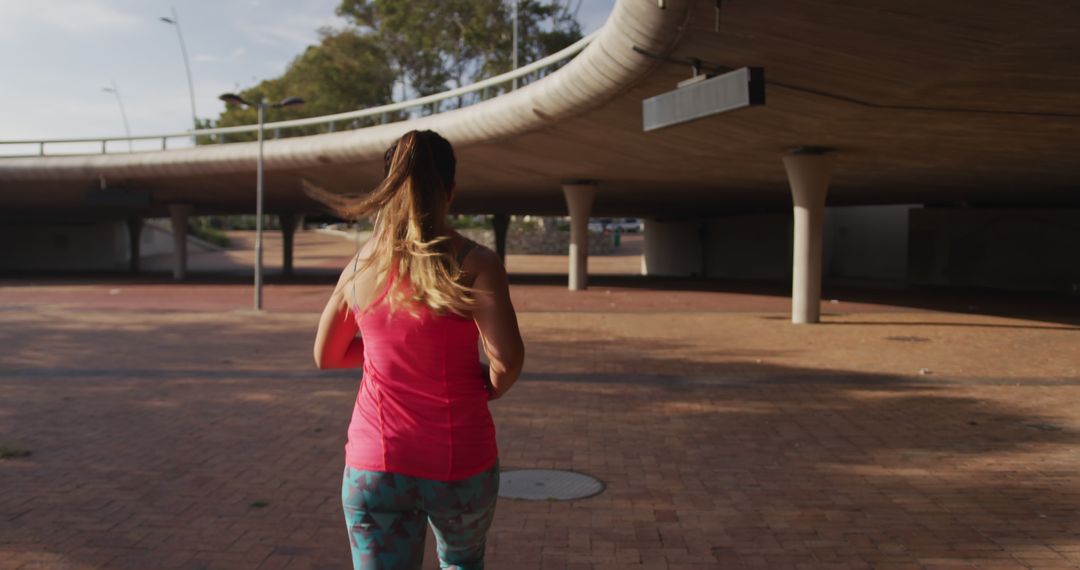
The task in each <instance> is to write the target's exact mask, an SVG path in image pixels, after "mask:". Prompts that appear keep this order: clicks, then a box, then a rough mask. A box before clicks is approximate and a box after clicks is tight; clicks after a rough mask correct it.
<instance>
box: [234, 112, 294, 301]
mask: <svg viewBox="0 0 1080 570" xmlns="http://www.w3.org/2000/svg"><path fill="white" fill-rule="evenodd" d="M218 99H221V100H222V101H224V102H225V103H226V104H229V103H236V104H238V105H244V106H246V107H255V109H256V110H257V112H258V115H259V130H258V133H259V162H258V165H257V166H256V169H255V310H256V311H261V310H262V301H263V296H262V282H263V262H262V250H263V247H262V245H263V240H262V230H263V227H262V226H263V224H262V222H263V139H264V138H265V137H264V136H263V119H264V117H265V116H266V109H268V108H275V109H277V108H280V107H291V106H293V105H302V104H303V103H304V100H303V99H301V98H299V97H286V98H285V99H282V100H281V101H278V102H277V103H273V104H271V103H269V102H267V101H266V100H265V99H263V100H262V101H260V102H259V103H251V102H248V101H247V100H245V99H244V98H243V97H241V96H239V95H237V94H235V93H225V94H224V95H221V96H220V97H218Z"/></svg>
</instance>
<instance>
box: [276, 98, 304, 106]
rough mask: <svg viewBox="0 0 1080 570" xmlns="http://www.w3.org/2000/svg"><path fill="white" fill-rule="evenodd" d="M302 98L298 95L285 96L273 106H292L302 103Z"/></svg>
mask: <svg viewBox="0 0 1080 570" xmlns="http://www.w3.org/2000/svg"><path fill="white" fill-rule="evenodd" d="M303 104H304V100H303V99H301V98H300V97H286V98H284V99H282V100H281V101H279V102H277V103H275V104H274V106H275V107H293V106H296V105H303Z"/></svg>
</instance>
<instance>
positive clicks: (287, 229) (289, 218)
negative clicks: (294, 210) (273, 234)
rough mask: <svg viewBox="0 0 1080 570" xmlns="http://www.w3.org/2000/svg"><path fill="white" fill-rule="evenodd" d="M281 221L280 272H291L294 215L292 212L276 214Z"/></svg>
mask: <svg viewBox="0 0 1080 570" xmlns="http://www.w3.org/2000/svg"><path fill="white" fill-rule="evenodd" d="M278 220H279V221H280V223H281V244H282V248H283V249H282V252H281V274H282V275H292V274H293V236H295V235H296V222H297V220H296V216H295V215H293V214H281V215H280V216H278Z"/></svg>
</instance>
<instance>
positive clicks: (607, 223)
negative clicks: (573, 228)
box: [589, 218, 615, 232]
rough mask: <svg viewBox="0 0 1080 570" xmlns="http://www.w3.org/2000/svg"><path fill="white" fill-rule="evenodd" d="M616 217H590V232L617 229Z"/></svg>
mask: <svg viewBox="0 0 1080 570" xmlns="http://www.w3.org/2000/svg"><path fill="white" fill-rule="evenodd" d="M614 224H615V218H590V219H589V231H590V232H606V231H608V230H613V229H615V228H614V227H613V226H614Z"/></svg>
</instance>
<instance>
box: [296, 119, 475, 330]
mask: <svg viewBox="0 0 1080 570" xmlns="http://www.w3.org/2000/svg"><path fill="white" fill-rule="evenodd" d="M453 153H454V151H453V148H452V147H451V146H450V143H449V142H448V141H447V140H446V139H444V138H442V137H441V136H439V135H438V134H437V133H435V132H434V131H409V132H408V133H405V135H404V136H402V137H401V139H399V140H398V142H396V143H395V144H394V145H393V146H391V147H390V149H389V150H387V152H386V157H385V173H386V178H385V179H384V180H383V181H382V183H381V184H379V185H378V186H376V187H375V189H374V190H373V191H372V192H371V193H370V194H367V195H364V196H360V197H345V196H340V195H336V194H332V193H330V192H327V191H325V190H322V189H320V188H317V187H315V186H312V185H311V184H308V183H307V182H306V181H305V182H304V192H305V193H307V194H308V195H309V196H311V197H312V198H315V199H317V200H319V201H321V202H323V203H324V204H326V205H327V206H329V207H330V208H331V209H332V210H334V211H335V213H337V214H338V215H339V216H341V217H343V218H345V219H359V218H364V217H368V216H371V215H372V214H374V216H375V220H374V222H375V224H374V225H375V228H374V233H373V235H372V238H371V239H372V240H374V249H373V250H372V253H371V255H370V256H369V257H368V258H367V259H366V260H365V261H364V262H363V264H362V266H361V268H362V269H365V270H366V269H369V268H375V269H376V271H377V273H376V275H377V276H378V277H377V279H376V284H377V285H376V286H377V290H379V291H381V290H382V289H383V288H384V287H387V286H389V287H390V291H389V293H388V294H387V297H386V298H387V302H388V303H389V304H390V310H391V311H396V310H398V309H399V308H402V307H405V308H408V309H409V310H410V312H413V313H414V314H415V310H414V308H415V307H416V306H427V307H428V308H430V309H431V310H433V311H434V312H436V313H438V314H442V313H445V312H447V311H449V312H451V313H454V314H457V315H464V314H465V313H466V312H467V311H468V310H470V308H471V307H472V304H473V298H472V296H471V295H472V290H471V289H470V288H469V287H466V286H464V285H462V284H461V283H460V281H461V267H460V266H459V264H458V262H457V259H456V258H455V256H454V253H453V251H452V249H451V247H450V238H449V236H448V235H447V234H448V233H449V232H448V230H449V227H448V226H447V223H446V216H447V214H448V211H449V206H450V190H451V187H452V185H453V183H454V169H455V164H454V154H453ZM392 270H393V271H392ZM359 273H360V271H359V270H358V271H356V272H355V273H354V274H353V276H352V278H353V279H355V278H356V276H357V275H358V274H359ZM391 273H394V274H395V275H396V276H395V277H393V282H390V283H388V280H390V279H391V278H392V277H391ZM406 284H407V285H408V286H405V285H406ZM352 290H353V288H352V287H348V288H347V295H349V301H350V305H351V306H354V307H355V306H357V305H358V303H357V299H356V298H355V297H353V293H352ZM358 308H359V309H361V310H363V309H366V307H358Z"/></svg>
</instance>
